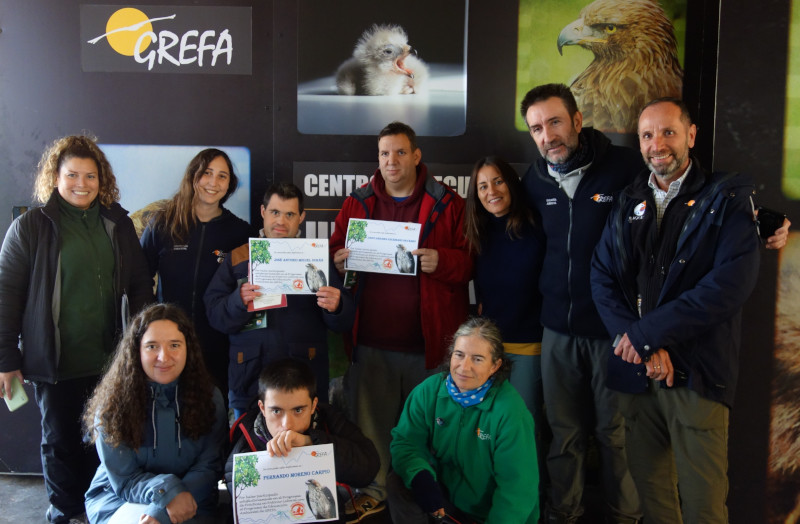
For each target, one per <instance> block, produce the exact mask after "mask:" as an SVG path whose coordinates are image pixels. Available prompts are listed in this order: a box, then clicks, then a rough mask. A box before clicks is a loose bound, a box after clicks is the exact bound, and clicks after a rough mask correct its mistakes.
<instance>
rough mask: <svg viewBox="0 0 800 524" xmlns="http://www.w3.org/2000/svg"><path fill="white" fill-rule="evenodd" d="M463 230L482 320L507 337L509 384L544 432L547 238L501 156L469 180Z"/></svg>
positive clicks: (491, 159) (477, 169)
mask: <svg viewBox="0 0 800 524" xmlns="http://www.w3.org/2000/svg"><path fill="white" fill-rule="evenodd" d="M464 230H465V231H466V235H467V240H468V242H469V246H470V250H471V251H472V253H473V254H474V255H475V275H474V276H475V278H474V283H475V296H476V300H477V302H478V307H479V312H480V314H481V315H483V316H485V317H487V318H490V319H492V320H493V321H494V322H495V323H496V324H497V326H498V327H499V328H500V332H501V333H502V334H503V345H504V346H505V351H506V355H507V356H508V358H509V359H510V360H512V361H513V362H514V371H513V372H512V373H511V377H510V379H509V381H510V382H511V385H513V386H514V387H515V388H516V389H517V391H518V392H519V394H520V395H521V396H522V398H523V399H524V400H525V404H526V405H527V406H528V409H529V410H530V411H531V414H532V415H533V418H534V421H535V422H536V426H537V431H539V430H540V428H541V427H542V424H543V422H542V419H543V417H542V403H543V399H542V371H541V352H542V351H541V348H542V344H541V342H542V325H541V324H540V322H539V316H540V313H541V309H542V296H541V294H540V293H539V274H540V273H541V269H542V256H543V254H544V238H543V236H542V235H541V233H540V231H539V230H538V229H537V228H536V225H535V224H534V220H533V216H532V215H531V211H530V209H529V208H528V206H527V203H526V202H525V196H524V193H523V190H522V183H521V181H520V179H519V176H518V175H517V173H516V171H514V168H512V167H511V166H510V165H508V164H507V163H506V162H504V161H503V160H501V159H500V158H497V157H492V156H490V157H485V158H482V159H480V160H478V162H477V163H476V164H475V167H474V168H473V169H472V174H471V176H470V180H469V190H468V193H467V206H466V214H465V218H464Z"/></svg>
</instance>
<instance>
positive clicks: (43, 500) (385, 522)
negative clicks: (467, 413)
mask: <svg viewBox="0 0 800 524" xmlns="http://www.w3.org/2000/svg"><path fill="white" fill-rule="evenodd" d="M0 494H2V495H0V524H12V523H13V524H34V523H39V522H41V523H44V524H46V523H47V520H46V519H45V516H44V514H45V511H47V507H48V506H49V505H50V504H49V502H48V501H47V493H46V491H45V489H44V480H43V478H42V477H41V476H40V475H8V474H0ZM362 522H364V523H365V524H391V522H392V521H391V518H390V517H389V512H388V511H386V510H384V511H382V512H381V513H379V514H377V515H374V516H371V517H370V518H369V519H364V520H363V521H362Z"/></svg>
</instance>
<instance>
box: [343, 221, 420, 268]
mask: <svg viewBox="0 0 800 524" xmlns="http://www.w3.org/2000/svg"><path fill="white" fill-rule="evenodd" d="M421 227H422V226H421V225H420V224H417V223H415V222H391V221H386V220H366V219H361V218H351V219H350V222H349V223H348V225H347V237H346V239H345V247H346V248H347V249H349V250H350V255H349V256H348V257H347V258H346V259H345V261H344V268H345V269H346V270H348V271H367V272H370V273H391V274H398V275H416V274H417V257H416V255H414V254H413V252H414V251H415V250H416V249H417V247H418V244H419V232H420V228H421Z"/></svg>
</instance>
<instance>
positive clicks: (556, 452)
mask: <svg viewBox="0 0 800 524" xmlns="http://www.w3.org/2000/svg"><path fill="white" fill-rule="evenodd" d="M610 352H611V341H609V340H606V339H591V338H584V337H572V336H568V335H563V334H561V333H557V332H555V331H552V330H550V329H547V328H545V329H544V335H543V337H542V384H543V388H544V405H545V412H546V413H547V421H548V422H549V423H550V429H551V430H552V432H553V440H552V442H551V444H550V450H549V453H548V455H547V471H548V473H549V475H550V489H549V493H548V498H549V504H548V506H549V507H548V511H549V512H551V513H556V514H558V515H560V516H563V517H567V518H569V517H577V516H579V515H581V514H583V507H582V505H581V499H582V498H583V487H584V483H585V481H586V453H587V447H588V442H589V436H590V435H594V436H595V438H596V439H597V444H598V447H599V450H600V458H601V475H602V484H603V491H604V496H605V501H606V505H607V512H608V515H607V516H608V517H609V519H610V520H611V521H612V522H634V521H636V520H638V519H640V518H641V510H640V507H639V497H638V495H637V492H636V486H635V485H634V483H633V479H632V478H631V475H630V473H629V471H628V464H627V458H626V455H625V427H624V423H623V418H622V415H621V414H620V413H619V410H618V407H617V394H616V393H615V392H614V391H611V390H610V389H608V388H607V387H606V377H607V375H608V368H607V363H608V357H609V355H610Z"/></svg>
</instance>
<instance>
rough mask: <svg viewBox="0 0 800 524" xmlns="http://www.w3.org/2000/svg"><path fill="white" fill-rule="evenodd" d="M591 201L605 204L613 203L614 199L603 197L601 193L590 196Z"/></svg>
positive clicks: (609, 196)
mask: <svg viewBox="0 0 800 524" xmlns="http://www.w3.org/2000/svg"><path fill="white" fill-rule="evenodd" d="M592 200H594V201H595V202H598V203H600V204H606V203H610V202H613V201H614V197H613V196H611V195H604V194H602V193H595V194H594V195H592Z"/></svg>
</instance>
